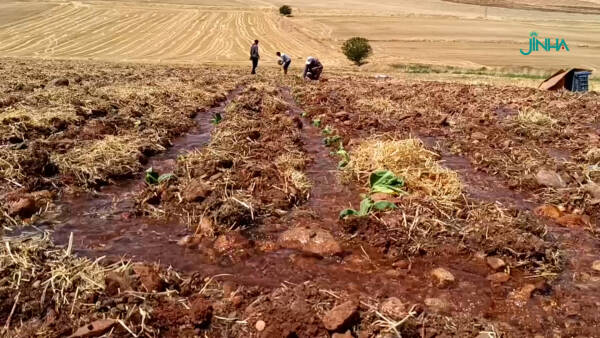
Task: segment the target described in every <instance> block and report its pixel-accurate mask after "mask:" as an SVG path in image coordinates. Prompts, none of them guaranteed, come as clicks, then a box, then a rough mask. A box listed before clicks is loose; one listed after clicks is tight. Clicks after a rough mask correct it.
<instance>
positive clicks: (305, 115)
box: [300, 111, 308, 117]
mask: <svg viewBox="0 0 600 338" xmlns="http://www.w3.org/2000/svg"><path fill="white" fill-rule="evenodd" d="M300 116H302V117H307V116H308V113H307V112H305V111H303V112H302V114H300Z"/></svg>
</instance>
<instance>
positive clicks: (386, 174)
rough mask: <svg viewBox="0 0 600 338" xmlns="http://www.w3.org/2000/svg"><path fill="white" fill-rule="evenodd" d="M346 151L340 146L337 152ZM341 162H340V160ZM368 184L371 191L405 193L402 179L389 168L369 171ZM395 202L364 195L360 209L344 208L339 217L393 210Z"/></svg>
mask: <svg viewBox="0 0 600 338" xmlns="http://www.w3.org/2000/svg"><path fill="white" fill-rule="evenodd" d="M341 151H343V152H346V151H345V150H343V148H341V149H340V150H338V152H341ZM340 163H341V162H340ZM369 185H370V187H371V193H372V194H373V193H385V194H391V195H397V194H402V193H406V192H405V191H404V190H403V188H404V181H403V180H402V179H401V178H399V177H397V176H396V175H394V173H393V172H391V171H389V170H379V171H376V172H373V173H371V176H369ZM397 208H398V207H397V206H396V204H394V203H392V202H389V201H377V202H374V201H373V200H372V199H371V197H370V196H367V197H365V198H364V199H363V200H362V201H361V202H360V209H359V210H358V211H357V210H354V209H345V210H342V212H340V218H346V217H348V216H358V217H364V216H368V215H369V214H370V213H371V212H374V211H385V210H390V209H391V210H393V209H397Z"/></svg>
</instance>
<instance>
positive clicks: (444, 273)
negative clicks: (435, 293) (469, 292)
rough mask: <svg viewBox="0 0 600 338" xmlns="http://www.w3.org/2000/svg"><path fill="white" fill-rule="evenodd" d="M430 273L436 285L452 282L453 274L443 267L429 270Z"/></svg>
mask: <svg viewBox="0 0 600 338" xmlns="http://www.w3.org/2000/svg"><path fill="white" fill-rule="evenodd" d="M431 275H432V276H433V277H434V278H435V279H436V280H437V282H438V286H446V285H449V284H452V283H454V281H455V279H454V275H453V274H452V273H451V272H450V271H448V270H446V269H444V268H436V269H433V270H431Z"/></svg>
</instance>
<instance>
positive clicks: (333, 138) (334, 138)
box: [323, 135, 342, 147]
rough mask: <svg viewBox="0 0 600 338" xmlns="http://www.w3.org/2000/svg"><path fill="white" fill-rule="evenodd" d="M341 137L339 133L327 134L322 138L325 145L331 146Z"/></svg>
mask: <svg viewBox="0 0 600 338" xmlns="http://www.w3.org/2000/svg"><path fill="white" fill-rule="evenodd" d="M341 139H342V138H341V137H340V136H339V135H335V136H327V137H326V138H324V139H323V143H325V145H326V146H328V147H331V146H332V145H334V144H336V143H337V142H339V141H340V140H341Z"/></svg>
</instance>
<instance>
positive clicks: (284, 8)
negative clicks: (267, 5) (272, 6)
mask: <svg viewBox="0 0 600 338" xmlns="http://www.w3.org/2000/svg"><path fill="white" fill-rule="evenodd" d="M279 14H281V15H292V7H290V6H288V5H283V6H281V7H279Z"/></svg>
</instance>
